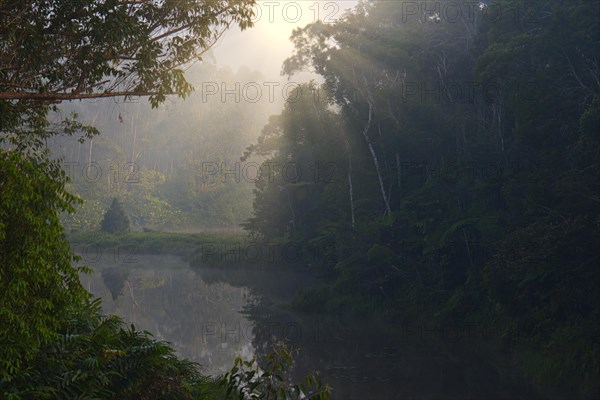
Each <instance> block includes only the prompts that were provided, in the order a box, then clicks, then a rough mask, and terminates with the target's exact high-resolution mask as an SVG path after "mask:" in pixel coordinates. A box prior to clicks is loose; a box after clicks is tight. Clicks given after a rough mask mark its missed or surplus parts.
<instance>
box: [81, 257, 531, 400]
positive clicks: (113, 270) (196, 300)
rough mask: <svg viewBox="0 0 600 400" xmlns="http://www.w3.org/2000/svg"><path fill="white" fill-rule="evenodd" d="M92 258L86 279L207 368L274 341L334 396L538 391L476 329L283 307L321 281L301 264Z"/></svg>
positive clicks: (298, 369) (109, 303) (489, 395)
mask: <svg viewBox="0 0 600 400" xmlns="http://www.w3.org/2000/svg"><path fill="white" fill-rule="evenodd" d="M126 261H127V262H122V261H121V262H119V263H115V262H113V260H110V259H109V257H107V258H106V259H105V260H98V262H96V263H93V264H89V266H90V267H92V268H93V269H94V273H93V274H91V275H84V276H82V278H81V280H82V283H83V284H84V286H85V287H86V288H87V289H88V290H89V291H90V292H92V293H93V294H94V295H95V296H98V297H101V298H102V300H103V310H104V311H105V312H106V313H111V314H117V315H119V316H121V317H123V319H124V320H125V321H126V322H127V323H133V324H134V325H135V326H136V328H137V329H140V330H148V331H150V332H152V334H153V335H154V336H155V337H156V338H158V339H162V340H167V341H169V342H171V343H172V345H173V346H174V348H175V349H176V351H177V352H178V354H179V355H181V356H183V357H185V358H188V359H190V360H193V361H196V362H198V363H200V364H201V365H202V366H203V368H204V372H205V373H209V374H220V373H223V372H225V371H227V370H228V369H229V368H230V367H231V365H232V363H233V360H234V358H235V356H240V357H242V358H244V359H251V358H253V357H255V356H260V355H263V354H265V352H266V351H268V348H269V346H270V344H271V343H272V341H273V340H285V341H286V342H287V343H288V344H289V345H290V346H291V347H293V348H297V349H298V350H299V352H298V354H297V356H296V358H295V364H294V369H293V371H292V372H293V374H294V376H295V377H296V378H299V377H301V376H304V375H306V374H307V373H308V372H310V371H311V370H318V371H319V372H320V376H321V379H322V380H323V381H324V382H325V383H327V384H329V385H330V386H331V387H332V388H333V396H332V398H333V399H360V400H364V399H465V398H470V399H483V398H486V399H507V398H527V399H530V398H537V397H539V396H538V395H536V394H535V392H534V391H533V390H534V389H533V385H531V384H528V383H527V382H525V381H524V380H523V379H522V377H521V374H519V372H518V369H517V368H516V367H515V365H513V364H512V362H511V361H510V360H511V357H510V355H508V354H499V353H498V352H495V351H494V350H492V348H493V347H492V346H491V345H489V343H490V340H488V336H489V335H488V334H487V333H486V332H483V331H480V330H478V329H477V327H475V326H465V325H462V326H456V327H450V328H446V329H444V330H440V329H439V328H438V327H437V326H435V324H432V323H427V321H426V319H425V322H423V321H421V322H419V323H416V322H415V323H410V322H406V321H405V322H404V323H402V324H400V323H392V322H389V321H365V320H364V319H350V320H348V319H344V320H342V319H340V318H339V317H338V316H336V315H315V314H307V313H297V312H292V311H290V310H289V309H287V308H286V307H283V306H280V305H281V304H283V302H285V301H286V300H289V299H290V298H291V296H292V295H293V294H294V292H295V291H296V290H297V289H299V288H301V287H305V286H309V285H311V284H314V283H315V278H312V277H311V276H310V274H307V273H305V272H303V271H294V270H289V269H283V270H276V269H271V270H265V271H247V270H244V269H242V268H240V269H233V270H227V271H218V270H214V269H193V268H190V266H189V265H188V263H186V262H185V261H184V260H182V259H181V258H179V257H176V256H136V257H135V258H134V259H129V260H126Z"/></svg>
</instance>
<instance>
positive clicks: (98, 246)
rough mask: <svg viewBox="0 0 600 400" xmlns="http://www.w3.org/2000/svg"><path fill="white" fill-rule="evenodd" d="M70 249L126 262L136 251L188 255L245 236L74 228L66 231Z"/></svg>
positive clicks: (232, 242) (219, 233)
mask: <svg viewBox="0 0 600 400" xmlns="http://www.w3.org/2000/svg"><path fill="white" fill-rule="evenodd" d="M67 239H68V240H69V242H70V243H71V246H72V248H73V251H74V252H75V253H77V254H81V255H83V256H84V257H85V258H94V257H96V258H97V257H109V256H112V257H116V258H117V259H118V260H121V261H124V262H126V261H127V259H128V258H130V257H133V256H135V255H138V254H160V255H178V256H184V257H189V256H191V255H192V254H193V253H194V252H195V251H196V250H197V249H199V248H202V247H203V246H208V245H215V246H216V245H222V244H228V245H235V244H237V243H243V242H245V240H246V235H245V233H237V232H226V233H221V232H206V233H174V232H128V233H123V234H111V233H106V232H76V233H70V234H68V235H67Z"/></svg>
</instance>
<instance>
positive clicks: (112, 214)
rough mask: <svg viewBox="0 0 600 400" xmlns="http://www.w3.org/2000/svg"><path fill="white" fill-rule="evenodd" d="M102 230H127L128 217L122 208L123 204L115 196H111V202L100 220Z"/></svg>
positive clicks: (114, 231) (117, 231)
mask: <svg viewBox="0 0 600 400" xmlns="http://www.w3.org/2000/svg"><path fill="white" fill-rule="evenodd" d="M100 229H101V230H102V231H104V232H110V233H123V232H128V231H129V218H127V215H126V214H125V210H123V205H122V204H121V202H120V201H119V200H118V199H117V198H116V197H115V198H113V201H112V204H111V205H110V208H109V209H108V211H106V214H104V219H103V220H102V226H101V228H100Z"/></svg>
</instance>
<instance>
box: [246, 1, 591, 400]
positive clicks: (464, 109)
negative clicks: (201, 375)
mask: <svg viewBox="0 0 600 400" xmlns="http://www.w3.org/2000/svg"><path fill="white" fill-rule="evenodd" d="M409 3H410V4H409ZM422 3H423V4H421V3H419V4H417V7H416V9H415V8H413V6H414V5H415V4H416V3H411V2H402V1H363V2H361V3H360V4H359V5H358V6H357V7H356V9H355V10H354V12H352V13H349V14H347V15H346V16H345V17H344V18H342V19H341V20H340V21H338V22H337V23H336V24H335V25H333V26H330V25H325V24H322V23H320V22H317V23H313V24H310V25H308V26H307V27H305V28H303V29H298V30H296V31H295V32H294V35H293V37H292V40H293V41H294V44H295V49H296V50H295V53H294V55H293V56H292V57H291V58H289V59H288V60H287V61H286V63H285V64H284V73H287V74H293V73H295V72H297V71H302V70H306V69H312V70H314V71H316V72H317V73H319V74H320V75H321V76H322V77H323V78H324V80H325V83H324V85H323V87H322V88H321V89H320V91H321V93H326V94H327V96H322V95H321V96H317V97H318V100H312V101H311V100H309V99H308V97H309V96H308V95H306V96H305V97H304V98H303V100H300V101H294V102H289V103H288V104H287V106H286V109H285V110H284V111H283V113H282V114H281V115H279V116H276V117H273V118H272V119H271V122H270V123H269V125H267V126H266V127H265V129H264V130H263V134H262V136H261V138H260V139H259V141H258V143H257V144H256V145H254V146H252V147H250V148H249V153H250V154H263V155H267V161H266V163H268V162H273V163H279V165H281V163H282V162H283V161H284V160H285V161H291V162H296V163H299V166H301V167H302V169H303V170H304V172H306V170H308V169H309V168H310V167H311V166H314V165H321V166H324V165H331V166H332V168H333V171H334V173H333V174H330V175H329V176H330V177H331V176H333V177H334V178H335V179H325V178H324V177H323V175H321V176H320V178H319V179H314V177H311V176H310V174H309V176H308V177H305V176H304V175H303V177H302V178H301V179H292V180H290V179H287V180H285V179H280V180H279V181H277V178H276V179H275V181H274V182H269V181H268V180H261V181H260V182H258V183H257V185H256V189H255V190H256V201H255V206H254V216H253V217H252V218H251V219H249V220H248V222H247V224H246V225H245V227H246V229H248V230H249V231H250V232H252V233H253V234H254V235H256V236H259V237H263V238H265V239H267V240H274V239H278V240H282V239H284V240H294V241H298V240H299V241H302V243H303V244H304V245H305V246H306V247H307V248H309V247H311V246H316V245H318V246H323V248H324V249H326V250H327V251H325V253H327V255H328V256H327V257H323V258H322V259H321V265H320V267H321V271H322V273H324V274H326V275H328V276H330V277H331V278H332V279H333V283H332V284H331V285H328V286H325V287H321V288H318V289H312V290H310V291H307V292H306V293H304V294H303V295H301V296H300V297H299V298H298V300H297V302H296V305H298V306H303V307H305V308H313V309H315V308H316V309H321V310H323V309H329V310H333V309H335V310H339V309H344V308H347V307H349V308H352V309H353V310H354V311H360V312H380V313H385V314H387V315H388V316H393V317H396V318H410V317H419V316H421V317H423V316H424V315H433V316H434V317H435V318H436V319H437V320H438V321H440V322H441V323H444V322H445V321H451V320H453V321H469V322H472V323H477V324H487V325H489V326H491V327H493V331H494V332H496V334H497V336H498V338H499V339H502V343H504V344H510V345H511V346H512V345H513V344H516V345H517V348H519V349H520V351H518V355H517V356H518V357H521V359H522V360H521V361H522V365H523V366H524V368H526V369H527V371H528V372H529V373H530V374H531V375H533V376H535V377H536V378H538V379H539V380H541V381H543V382H553V383H556V382H560V384H561V385H562V387H563V388H565V387H569V389H568V391H569V393H570V394H571V395H573V393H578V394H579V395H583V396H589V395H590V394H594V393H595V394H596V395H597V393H598V391H599V390H600V386H599V382H598V375H599V373H600V348H599V347H598V342H597V337H598V336H599V335H600V330H599V328H598V327H599V326H600V304H599V301H600V299H599V298H598V292H597V287H599V286H600V285H599V283H600V275H599V270H598V267H597V266H598V263H599V261H600V260H599V255H598V252H597V248H598V244H600V214H599V204H598V203H599V202H600V197H599V193H600V190H599V189H600V187H599V185H600V180H599V179H598V178H599V174H600V137H599V136H598V132H600V75H599V68H598V65H599V64H598V62H599V60H600V44H599V43H600V42H598V40H597V38H598V37H600V27H599V23H598V12H599V7H600V5H599V3H598V2H592V1H569V2H563V1H521V0H496V1H490V2H485V3H483V2H482V3H480V4H479V5H476V6H474V5H473V4H467V3H464V4H462V5H459V4H458V3H456V2H446V1H441V2H439V1H438V2H428V1H425V2H422ZM431 10H434V11H431ZM457 10H458V11H457ZM498 10H500V11H498ZM409 11H410V12H409ZM457 15H458V19H457V18H456V16H457ZM307 89H308V86H307V87H306V88H305V91H306V90H307ZM297 115H302V116H303V119H301V120H300V119H298V118H297ZM266 163H265V164H263V167H264V168H265V169H266V168H267V167H269V165H267V164H266ZM277 176H279V175H276V177H277ZM275 210H276V211H275Z"/></svg>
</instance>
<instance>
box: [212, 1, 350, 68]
mask: <svg viewBox="0 0 600 400" xmlns="http://www.w3.org/2000/svg"><path fill="white" fill-rule="evenodd" d="M357 3H358V0H337V1H325V0H321V1H315V0H298V1H282V0H279V1H267V0H265V1H258V2H257V6H256V7H255V12H256V16H255V22H256V23H255V26H254V27H253V28H250V29H247V30H245V31H244V32H241V31H240V30H239V29H238V28H235V29H230V30H229V31H228V32H226V33H225V35H223V37H222V38H221V40H220V43H218V44H217V45H216V46H215V49H214V52H213V53H214V55H215V57H216V58H217V63H218V64H220V65H229V66H231V67H232V68H233V69H234V70H235V69H237V68H238V67H239V66H242V65H247V66H248V67H250V68H251V69H257V70H260V71H261V72H262V73H263V74H264V75H265V77H266V78H269V79H273V78H275V79H278V80H279V78H278V77H279V73H280V71H281V64H282V63H283V61H284V60H285V59H286V58H287V57H289V56H290V55H291V54H292V50H293V46H292V44H291V42H290V41H289V37H290V35H291V34H292V31H293V30H294V29H295V28H298V27H304V26H305V25H307V24H309V23H312V22H315V21H316V20H318V19H320V20H322V21H324V22H332V21H334V20H335V19H337V18H339V17H340V16H341V15H342V14H343V13H344V12H345V11H346V10H347V9H351V8H354V6H355V5H356V4H357Z"/></svg>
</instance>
